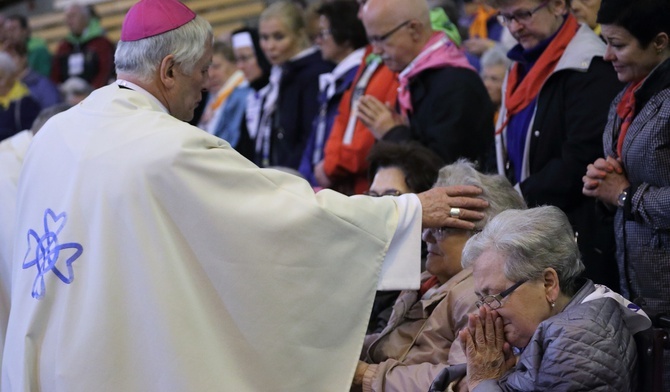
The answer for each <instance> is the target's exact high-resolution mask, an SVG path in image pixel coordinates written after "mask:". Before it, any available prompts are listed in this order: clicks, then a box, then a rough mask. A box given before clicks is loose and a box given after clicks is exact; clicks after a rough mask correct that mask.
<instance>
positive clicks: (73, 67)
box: [67, 53, 84, 76]
mask: <svg viewBox="0 0 670 392" xmlns="http://www.w3.org/2000/svg"><path fill="white" fill-rule="evenodd" d="M67 69H68V75H69V76H79V75H81V74H83V73H84V54H83V53H72V54H71V55H70V57H69V58H68V59H67Z"/></svg>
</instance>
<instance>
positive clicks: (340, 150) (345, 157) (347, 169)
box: [323, 46, 398, 194]
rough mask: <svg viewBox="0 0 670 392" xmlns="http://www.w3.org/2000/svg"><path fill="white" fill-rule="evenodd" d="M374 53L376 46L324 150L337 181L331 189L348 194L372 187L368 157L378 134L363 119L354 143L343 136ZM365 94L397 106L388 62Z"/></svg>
mask: <svg viewBox="0 0 670 392" xmlns="http://www.w3.org/2000/svg"><path fill="white" fill-rule="evenodd" d="M371 52H372V49H371V47H370V46H368V47H367V48H366V51H365V56H363V61H362V62H361V65H360V67H359V68H358V73H357V74H356V77H355V79H354V82H353V83H352V84H351V87H350V88H349V89H348V90H347V91H345V93H344V95H343V96H342V102H340V106H339V114H338V115H337V116H336V117H335V121H334V123H333V128H332V130H331V133H330V137H329V138H328V141H327V142H326V146H325V149H324V162H323V168H324V171H325V173H326V175H327V176H328V178H329V179H330V180H331V181H332V183H333V185H332V186H331V188H333V189H335V190H337V191H339V192H342V193H345V194H361V193H363V192H365V191H367V190H368V188H369V187H370V184H369V182H368V177H367V170H368V163H367V161H366V158H367V156H368V153H369V152H370V149H371V148H372V145H373V144H374V143H375V137H374V136H373V135H372V133H371V132H370V131H369V130H368V128H367V127H366V126H365V125H363V123H362V122H361V121H360V120H356V125H355V127H354V133H353V138H352V140H351V143H350V144H346V145H345V144H344V143H343V138H344V134H345V131H346V129H347V123H348V122H349V116H350V114H351V97H352V94H353V92H354V89H355V88H356V86H357V84H358V82H359V79H360V77H361V75H362V74H363V72H364V71H365V69H366V68H367V67H368V64H367V62H366V59H367V57H368V55H369V54H370V53H371ZM364 94H365V95H371V96H374V97H375V98H377V99H379V100H380V101H382V102H384V103H388V104H390V105H395V103H396V97H397V95H398V78H397V75H396V73H394V72H393V71H391V70H390V69H388V68H387V67H386V66H385V65H384V64H380V65H379V66H378V67H377V69H376V70H375V72H374V74H373V75H372V77H371V78H370V81H369V82H368V84H367V86H366V87H365V90H364Z"/></svg>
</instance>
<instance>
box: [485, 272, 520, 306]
mask: <svg viewBox="0 0 670 392" xmlns="http://www.w3.org/2000/svg"><path fill="white" fill-rule="evenodd" d="M526 281H527V280H526V279H524V280H520V281H518V282H516V283H514V284H513V285H512V287H510V288H508V289H507V290H505V291H503V292H501V293H498V294H495V295H487V296H486V297H484V298H482V299H480V300H479V301H477V302H475V305H476V306H477V308H478V309H479V308H481V307H482V306H484V305H488V307H489V308H491V310H496V309H499V308H500V307H502V300H503V298H505V297H507V296H508V295H510V294H512V292H514V290H516V289H517V288H518V287H519V286H521V285H522V284H524V283H526Z"/></svg>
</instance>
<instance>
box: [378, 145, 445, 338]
mask: <svg viewBox="0 0 670 392" xmlns="http://www.w3.org/2000/svg"><path fill="white" fill-rule="evenodd" d="M367 161H368V163H369V164H370V167H369V171H368V175H369V178H370V182H371V185H370V189H369V190H368V192H367V195H368V196H372V197H381V196H398V195H402V194H405V193H421V192H425V191H427V190H428V189H430V188H431V187H432V186H433V184H434V183H435V181H436V180H437V173H438V172H439V171H440V168H441V167H442V166H444V162H442V158H440V157H439V155H437V154H436V153H434V152H433V150H431V149H429V148H428V147H424V146H423V145H421V144H419V143H416V142H410V143H402V144H401V143H392V142H386V141H383V140H381V141H379V142H377V143H376V144H375V145H374V146H373V147H372V149H371V150H370V154H369V155H368V157H367ZM425 257H426V247H425V243H422V246H421V260H425ZM422 267H423V265H422ZM422 270H423V268H422ZM398 294H400V291H377V294H376V295H375V302H374V304H373V305H372V312H370V322H369V323H368V330H367V334H372V333H378V332H381V331H383V330H384V328H386V325H387V324H388V321H389V317H391V312H392V311H393V304H394V303H395V301H396V299H397V298H398Z"/></svg>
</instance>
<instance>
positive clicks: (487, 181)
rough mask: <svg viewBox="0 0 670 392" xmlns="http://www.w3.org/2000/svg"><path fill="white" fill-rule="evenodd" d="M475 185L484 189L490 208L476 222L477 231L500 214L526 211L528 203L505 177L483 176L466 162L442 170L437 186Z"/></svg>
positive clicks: (483, 197) (482, 197) (484, 197)
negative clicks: (510, 211) (516, 210)
mask: <svg viewBox="0 0 670 392" xmlns="http://www.w3.org/2000/svg"><path fill="white" fill-rule="evenodd" d="M452 185H473V186H476V187H479V188H481V189H482V194H481V195H480V196H479V197H480V198H481V199H484V200H486V201H487V202H488V203H489V206H488V207H487V208H486V209H484V210H483V211H482V212H483V213H484V218H483V219H481V220H479V221H477V222H475V229H476V230H482V229H483V228H484V227H485V226H486V224H487V223H488V222H489V221H490V220H491V219H493V218H494V217H495V216H496V215H498V214H499V213H501V212H503V211H505V210H509V209H525V208H526V202H525V201H524V200H523V198H522V197H521V195H519V192H517V191H516V190H515V189H514V187H512V184H510V182H509V181H508V180H507V178H505V177H504V176H501V175H498V174H483V173H480V172H478V171H477V170H476V169H475V165H474V164H473V163H472V162H470V161H468V160H466V159H463V158H461V159H459V160H458V161H456V162H454V163H452V164H450V165H447V166H444V167H443V168H442V169H440V172H439V174H438V176H437V181H436V182H435V186H452Z"/></svg>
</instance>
